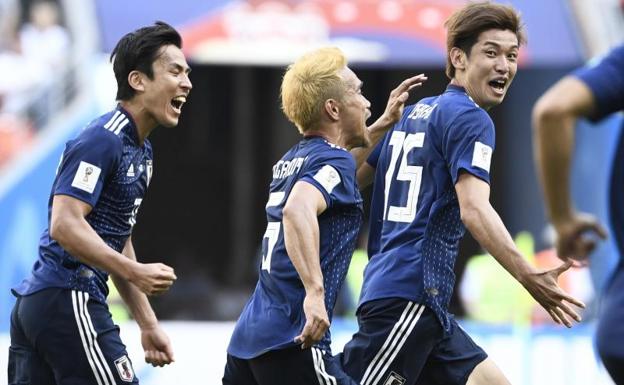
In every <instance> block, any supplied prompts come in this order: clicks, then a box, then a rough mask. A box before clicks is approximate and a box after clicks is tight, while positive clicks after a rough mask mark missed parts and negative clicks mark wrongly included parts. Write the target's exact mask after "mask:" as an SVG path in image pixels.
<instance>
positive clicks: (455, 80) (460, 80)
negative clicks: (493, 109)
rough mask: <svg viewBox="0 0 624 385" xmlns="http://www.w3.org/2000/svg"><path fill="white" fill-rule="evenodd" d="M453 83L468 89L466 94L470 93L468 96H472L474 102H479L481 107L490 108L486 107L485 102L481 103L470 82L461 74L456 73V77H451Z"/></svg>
mask: <svg viewBox="0 0 624 385" xmlns="http://www.w3.org/2000/svg"><path fill="white" fill-rule="evenodd" d="M451 84H452V85H454V86H459V87H462V88H463V89H464V90H466V94H468V96H470V98H471V99H472V100H474V102H475V103H477V104H478V105H479V107H481V108H483V109H484V110H487V109H488V108H486V107H484V106H483V103H481V101H480V100H479V99H478V98H477V97H476V96H475V93H474V92H473V90H472V88H471V87H470V83H468V82H466V81H465V80H464V78H463V77H462V76H461V74H457V73H456V75H455V77H454V78H453V79H451Z"/></svg>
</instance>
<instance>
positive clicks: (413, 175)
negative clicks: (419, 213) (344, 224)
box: [384, 131, 425, 223]
mask: <svg viewBox="0 0 624 385" xmlns="http://www.w3.org/2000/svg"><path fill="white" fill-rule="evenodd" d="M424 142H425V133H424V132H417V133H415V134H407V135H406V133H405V132H403V131H394V132H393V133H392V136H391V137H390V141H389V142H388V145H389V146H390V147H391V148H392V154H391V156H390V164H389V166H388V171H387V172H386V184H385V194H384V195H385V201H384V219H385V220H388V221H392V222H405V223H409V222H412V221H413V220H414V218H415V217H416V206H417V205H418V194H419V193H420V181H421V179H422V166H414V165H408V164H407V154H409V152H410V151H411V150H412V149H414V148H421V147H422V146H423V144H424ZM399 156H400V157H401V160H400V162H401V163H400V165H399V171H398V172H397V176H396V180H398V181H405V182H409V189H408V192H407V202H406V204H405V206H392V205H391V206H388V197H389V194H390V188H391V185H392V182H393V181H392V177H393V176H394V170H395V168H396V164H397V161H398V159H399Z"/></svg>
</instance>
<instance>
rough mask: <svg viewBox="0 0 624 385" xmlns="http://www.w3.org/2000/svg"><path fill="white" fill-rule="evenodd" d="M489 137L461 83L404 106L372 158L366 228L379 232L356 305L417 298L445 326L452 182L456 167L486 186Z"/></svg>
mask: <svg viewBox="0 0 624 385" xmlns="http://www.w3.org/2000/svg"><path fill="white" fill-rule="evenodd" d="M494 141H495V135H494V124H493V123H492V120H491V119H490V117H489V115H488V114H487V113H486V112H485V110H483V109H482V108H480V107H479V106H478V105H476V104H475V103H474V101H473V100H472V99H471V98H470V97H469V96H468V95H467V94H466V92H465V91H464V89H463V88H461V87H456V86H453V85H449V86H448V88H447V90H446V92H444V93H443V94H442V95H439V96H436V97H430V98H425V99H422V100H421V101H419V102H418V103H417V104H415V105H412V106H407V107H406V108H405V112H404V114H403V117H402V118H401V120H400V122H399V123H398V124H396V125H395V126H394V128H393V129H392V131H390V132H389V133H388V134H387V136H386V138H385V140H384V143H383V147H382V149H381V153H380V155H379V160H378V162H377V168H376V171H375V188H374V191H373V196H372V202H373V204H377V205H381V209H379V208H377V209H376V210H377V211H376V212H375V213H372V214H371V216H373V215H375V216H376V218H371V230H370V233H371V234H374V235H373V236H375V237H377V235H376V234H379V235H378V237H379V247H378V251H376V252H375V254H374V255H372V256H371V258H370V261H369V264H368V265H367V267H366V270H365V272H364V283H363V287H362V294H361V298H360V306H362V305H363V304H366V302H368V301H372V300H376V299H382V298H393V297H396V298H403V299H406V300H410V301H414V302H418V303H424V304H425V305H427V306H429V307H430V308H431V310H433V311H434V312H435V314H436V315H437V317H438V319H439V320H440V322H441V323H442V325H444V328H445V329H446V330H448V329H449V328H450V323H449V317H448V314H447V307H448V303H449V301H450V298H451V293H452V290H453V286H454V283H455V275H454V273H453V266H454V264H455V260H456V258H457V255H458V252H459V240H460V239H461V237H462V236H463V234H464V232H465V229H464V226H463V224H462V222H461V219H460V215H459V203H458V201H457V195H456V193H455V183H457V180H458V178H459V175H460V173H461V172H467V173H470V174H472V175H474V176H476V177H478V178H480V179H482V180H484V181H485V182H488V183H489V165H490V160H491V157H492V153H493V150H494ZM376 207H379V206H376ZM380 213H381V215H380ZM379 218H381V219H382V222H381V223H380V221H379V220H375V219H379ZM380 225H381V228H379V226H380Z"/></svg>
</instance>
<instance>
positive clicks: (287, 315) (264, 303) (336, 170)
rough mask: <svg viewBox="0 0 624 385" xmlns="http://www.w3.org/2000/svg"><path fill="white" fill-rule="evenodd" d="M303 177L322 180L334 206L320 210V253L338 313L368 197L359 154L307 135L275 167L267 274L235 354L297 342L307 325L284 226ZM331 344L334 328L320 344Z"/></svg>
mask: <svg viewBox="0 0 624 385" xmlns="http://www.w3.org/2000/svg"><path fill="white" fill-rule="evenodd" d="M298 181H304V182H307V183H310V184H312V185H313V186H315V187H316V188H317V189H318V190H319V191H320V192H321V193H322V194H323V196H324V197H325V201H326V203H327V209H326V210H325V211H324V212H323V213H322V214H321V215H319V216H318V225H319V238H320V239H319V241H320V244H319V246H320V248H319V254H320V266H321V271H322V274H323V284H324V288H325V307H326V309H327V312H328V316H329V319H330V321H331V319H332V313H333V309H334V305H335V303H336V296H337V294H338V290H339V289H340V287H341V286H342V283H343V282H344V279H345V276H346V273H347V269H348V267H349V263H350V261H351V256H352V254H353V251H354V249H355V242H356V238H357V235H358V232H359V230H360V226H361V224H362V216H363V215H362V214H363V213H362V197H361V196H360V192H359V189H358V186H357V181H356V179H355V161H354V159H353V157H352V156H351V154H350V153H349V152H348V151H346V150H345V149H343V148H341V147H338V146H336V145H333V144H331V143H329V142H327V141H326V140H325V139H323V138H320V137H306V138H304V139H303V140H302V141H301V142H299V143H298V144H297V145H295V146H294V147H293V148H291V149H290V150H289V151H288V152H287V153H286V154H285V155H284V156H283V157H282V158H281V160H279V161H278V162H277V163H276V164H275V165H274V166H273V181H272V182H271V185H270V190H269V199H268V201H267V204H266V214H267V221H268V224H267V229H266V232H265V234H264V238H263V241H262V262H261V266H260V276H259V280H258V283H257V285H256V288H255V290H254V292H253V294H252V296H251V298H250V300H249V302H248V303H247V305H246V306H245V308H244V309H243V312H242V314H241V316H240V318H239V319H238V322H237V323H236V327H235V328H234V332H233V334H232V339H231V341H230V345H229V347H228V353H229V354H231V355H232V356H235V357H238V358H242V359H250V358H254V357H257V356H259V355H261V354H262V353H265V352H267V351H270V350H277V349H283V348H287V347H292V346H295V345H296V344H295V343H294V341H293V339H294V338H295V337H296V336H297V335H299V334H300V333H301V331H302V330H303V327H304V325H305V322H306V318H305V314H304V312H303V300H304V298H305V290H304V287H303V283H302V282H301V279H300V277H299V274H298V273H297V271H296V270H295V267H294V265H293V264H292V262H291V260H290V257H289V256H288V251H287V250H286V245H285V243H284V228H283V224H282V209H283V208H284V205H285V204H286V202H287V200H288V196H289V194H290V192H291V190H292V188H293V186H294V185H295V183H297V182H298ZM329 345H330V333H329V331H328V332H327V333H326V334H325V336H324V337H323V339H322V340H321V341H320V342H319V343H318V344H317V345H316V346H317V347H318V348H320V349H322V350H323V351H326V352H330V346H329Z"/></svg>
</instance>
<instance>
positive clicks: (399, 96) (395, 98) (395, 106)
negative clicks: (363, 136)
mask: <svg viewBox="0 0 624 385" xmlns="http://www.w3.org/2000/svg"><path fill="white" fill-rule="evenodd" d="M426 80H427V77H426V76H425V74H419V75H416V76H412V77H411V78H408V79H405V80H404V81H403V82H401V84H399V85H398V86H397V87H396V88H395V89H393V90H392V92H390V96H389V97H388V104H387V105H386V109H385V110H384V112H383V114H382V115H381V116H380V117H379V119H377V120H376V121H375V122H374V123H373V124H371V125H370V126H368V135H369V138H370V145H369V146H368V147H358V148H354V149H352V150H351V154H352V155H353V157H354V158H355V165H356V168H357V169H358V183H361V184H360V188H364V187H366V186H368V185H369V184H370V183H371V182H372V177H370V176H367V174H366V172H370V170H364V171H363V172H362V174H361V173H360V170H359V169H360V166H366V158H368V156H369V155H370V153H371V151H372V150H373V148H375V146H376V145H377V143H378V142H379V140H380V139H381V138H382V137H383V136H384V135H385V133H386V132H387V131H388V130H389V129H390V128H392V126H393V125H394V124H395V123H396V122H398V121H399V120H400V119H401V116H402V115H403V108H404V107H405V102H406V101H407V98H409V91H411V90H412V89H414V88H415V87H419V86H421V85H422V84H423V83H424V82H425V81H426ZM369 169H372V170H373V173H374V169H373V168H372V167H370V166H369ZM360 175H362V178H363V179H362V180H361V181H360ZM366 181H368V183H365V182H366ZM364 183H365V184H364Z"/></svg>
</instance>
